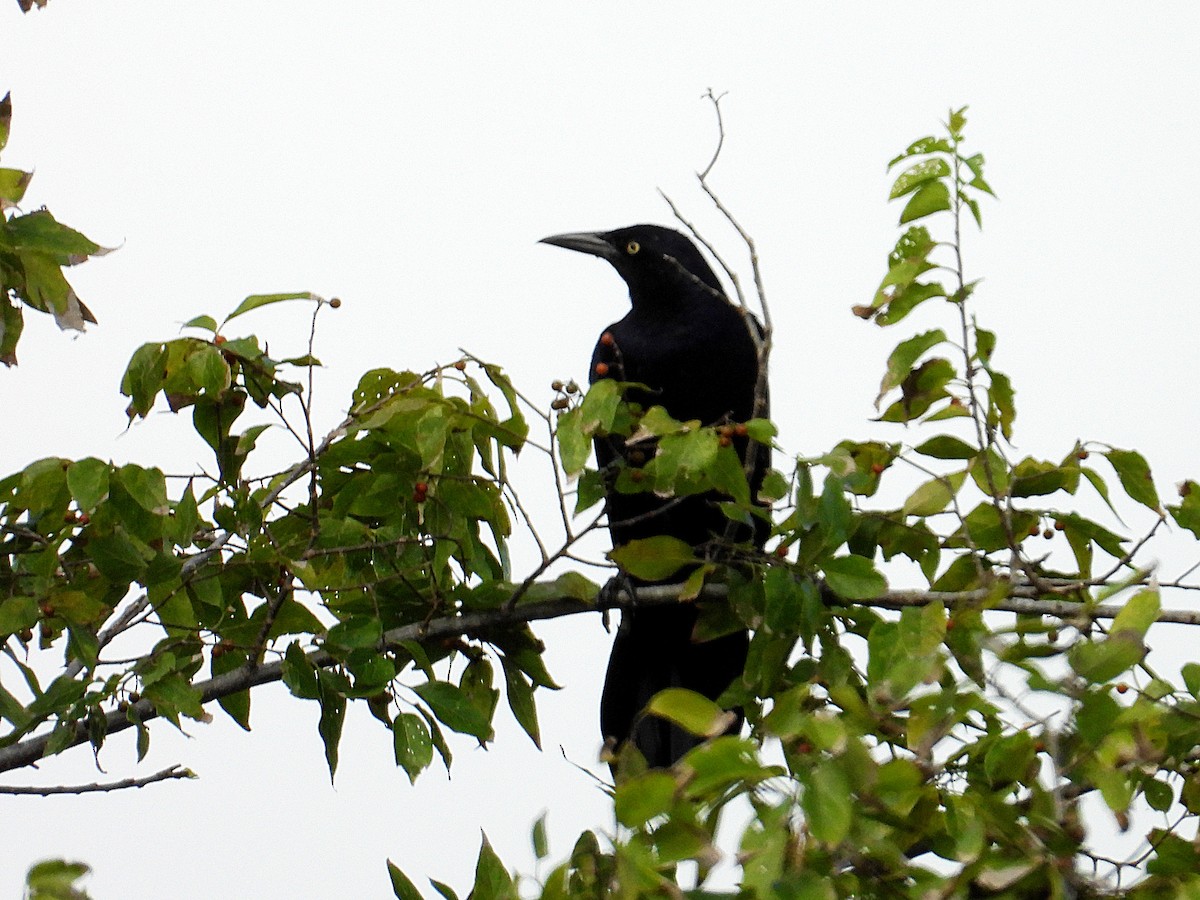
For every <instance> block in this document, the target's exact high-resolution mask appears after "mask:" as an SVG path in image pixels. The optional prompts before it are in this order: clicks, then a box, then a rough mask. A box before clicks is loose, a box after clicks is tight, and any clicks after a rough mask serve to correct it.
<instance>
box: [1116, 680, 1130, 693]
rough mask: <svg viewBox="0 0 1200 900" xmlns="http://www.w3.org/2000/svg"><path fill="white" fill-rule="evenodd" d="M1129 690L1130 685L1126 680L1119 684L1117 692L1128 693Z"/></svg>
mask: <svg viewBox="0 0 1200 900" xmlns="http://www.w3.org/2000/svg"><path fill="white" fill-rule="evenodd" d="M1128 690H1129V685H1127V684H1126V683H1125V682H1123V681H1122V682H1121V683H1120V684H1118V685H1117V693H1118V694H1124V693H1126V692H1127V691H1128Z"/></svg>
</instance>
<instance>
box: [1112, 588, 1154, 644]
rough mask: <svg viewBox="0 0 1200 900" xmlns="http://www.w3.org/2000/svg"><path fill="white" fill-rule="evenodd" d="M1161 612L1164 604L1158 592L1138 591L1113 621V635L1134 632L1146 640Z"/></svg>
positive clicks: (1150, 590)
mask: <svg viewBox="0 0 1200 900" xmlns="http://www.w3.org/2000/svg"><path fill="white" fill-rule="evenodd" d="M1161 611H1162V604H1161V603H1160V601H1159V596H1158V591H1157V590H1155V589H1154V588H1146V589H1145V590H1141V591H1138V592H1137V593H1136V594H1134V595H1133V596H1132V597H1130V598H1129V599H1128V600H1127V601H1125V605H1124V606H1122V607H1121V611H1120V612H1118V613H1117V615H1116V618H1115V619H1113V623H1112V632H1111V633H1113V634H1116V633H1118V632H1132V633H1133V634H1135V635H1137V636H1138V637H1139V638H1144V637H1145V636H1146V632H1147V631H1148V630H1149V629H1150V626H1151V625H1153V624H1154V623H1155V622H1156V621H1158V614H1159V613H1160V612H1161Z"/></svg>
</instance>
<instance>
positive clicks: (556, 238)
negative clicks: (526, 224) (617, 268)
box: [538, 231, 620, 263]
mask: <svg viewBox="0 0 1200 900" xmlns="http://www.w3.org/2000/svg"><path fill="white" fill-rule="evenodd" d="M538 243H539V244H553V245H554V246H555V247H566V248H567V249H568V250H578V251H579V252H580V253H588V254H590V255H592V256H599V257H600V258H601V259H607V260H608V261H609V262H610V263H611V262H615V261H616V260H617V259H618V257H619V256H620V254H619V253H618V252H617V248H616V247H614V246H613V245H612V244H610V243H609V242H608V241H606V240H605V239H604V237H603V235H600V234H598V233H596V232H594V231H574V232H571V233H570V234H552V235H550V237H544V238H542V239H541V240H540V241H538Z"/></svg>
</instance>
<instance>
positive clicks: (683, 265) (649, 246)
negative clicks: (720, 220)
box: [541, 225, 725, 306]
mask: <svg viewBox="0 0 1200 900" xmlns="http://www.w3.org/2000/svg"><path fill="white" fill-rule="evenodd" d="M541 243H543V244H553V245H554V246H556V247H566V248H567V249H568V250H578V251H579V252H580V253H589V254H591V255H592V256H599V257H600V258H601V259H606V260H608V262H609V263H611V264H612V267H613V268H614V269H616V270H617V273H618V274H619V275H620V276H621V277H622V278H623V279H625V283H626V284H627V285H629V295H630V298H631V299H632V300H633V304H634V306H639V305H643V304H644V305H650V306H653V305H658V304H660V303H662V302H663V301H664V300H666V299H668V298H671V297H675V296H690V295H694V294H695V293H697V292H698V293H700V294H702V295H707V296H711V297H717V298H721V299H724V297H725V292H724V291H723V290H722V289H721V283H720V282H719V281H718V280H717V276H716V275H714V274H713V270H712V268H711V267H710V266H709V265H708V263H707V262H706V261H705V259H704V257H703V256H701V255H700V251H699V250H697V249H696V245H695V244H693V243H692V242H691V240H689V239H688V238H687V237H685V236H684V235H682V234H680V233H679V232H678V231H674V230H672V229H670V228H664V227H663V226H661V225H630V226H629V227H628V228H618V229H616V230H615V231H579V232H572V233H570V234H555V235H551V236H550V237H547V238H542V240H541ZM681 288H683V289H684V290H682V291H681Z"/></svg>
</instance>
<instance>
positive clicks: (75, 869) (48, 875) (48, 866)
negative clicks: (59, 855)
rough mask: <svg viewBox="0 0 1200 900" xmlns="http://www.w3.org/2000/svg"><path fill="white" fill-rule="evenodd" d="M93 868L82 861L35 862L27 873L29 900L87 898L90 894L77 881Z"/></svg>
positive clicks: (50, 860)
mask: <svg viewBox="0 0 1200 900" xmlns="http://www.w3.org/2000/svg"><path fill="white" fill-rule="evenodd" d="M90 871H91V868H90V867H89V866H87V865H85V864H83V863H81V862H67V861H66V860H62V859H48V860H45V861H43V862H39V863H34V865H32V866H30V867H29V871H28V872H27V873H26V875H25V884H26V886H27V887H28V889H29V890H28V893H27V895H26V896H27V897H28V900H87V898H88V895H87V893H86V892H84V891H83V890H82V889H80V888H79V887H78V886H77V885H76V884H75V882H76V881H78V880H79V879H80V878H82V877H83V876H84V875H86V874H88V872H90Z"/></svg>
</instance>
